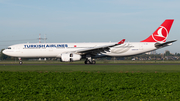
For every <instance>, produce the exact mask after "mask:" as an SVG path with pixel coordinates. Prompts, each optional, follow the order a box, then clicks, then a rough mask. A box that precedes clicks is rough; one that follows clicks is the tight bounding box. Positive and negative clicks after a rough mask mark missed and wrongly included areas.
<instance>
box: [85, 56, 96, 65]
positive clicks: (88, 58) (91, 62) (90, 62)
mask: <svg viewBox="0 0 180 101" xmlns="http://www.w3.org/2000/svg"><path fill="white" fill-rule="evenodd" d="M84 64H96V61H95V60H94V59H91V57H86V60H85V61H84Z"/></svg>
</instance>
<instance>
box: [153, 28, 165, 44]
mask: <svg viewBox="0 0 180 101" xmlns="http://www.w3.org/2000/svg"><path fill="white" fill-rule="evenodd" d="M167 36H168V31H167V29H166V28H165V27H164V26H160V27H159V29H158V30H157V31H156V32H155V33H154V34H153V35H152V38H153V39H154V40H155V41H156V42H165V41H166V39H167Z"/></svg>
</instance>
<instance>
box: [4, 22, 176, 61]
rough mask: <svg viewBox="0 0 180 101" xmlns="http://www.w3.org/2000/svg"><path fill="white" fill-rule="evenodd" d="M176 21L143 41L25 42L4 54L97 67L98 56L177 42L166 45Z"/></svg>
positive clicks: (128, 52)
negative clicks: (55, 59)
mask: <svg viewBox="0 0 180 101" xmlns="http://www.w3.org/2000/svg"><path fill="white" fill-rule="evenodd" d="M173 21H174V19H167V20H165V21H164V22H163V23H162V24H161V25H160V26H159V27H158V28H157V29H156V31H155V32H154V33H153V34H152V35H150V36H149V37H148V38H147V39H145V40H143V41H140V42H127V43H124V41H125V39H123V40H121V41H120V42H117V43H112V42H109V43H24V44H16V45H12V46H9V47H8V49H5V50H4V51H3V53H4V54H6V55H8V56H12V57H18V58H19V60H20V62H19V63H20V64H22V61H21V58H47V57H54V58H60V59H61V61H64V62H68V61H70V62H71V61H78V60H80V59H82V58H85V59H86V60H85V62H84V63H85V64H95V63H96V61H95V60H94V58H96V57H104V56H113V57H114V56H117V57H124V56H133V55H137V54H141V53H145V52H149V51H153V50H156V49H159V48H163V47H166V46H169V45H172V43H173V42H175V41H176V40H172V41H168V42H166V39H167V37H168V34H169V31H170V29H171V26H172V24H173Z"/></svg>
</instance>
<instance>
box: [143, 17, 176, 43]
mask: <svg viewBox="0 0 180 101" xmlns="http://www.w3.org/2000/svg"><path fill="white" fill-rule="evenodd" d="M173 21H174V19H167V20H165V21H164V22H163V23H162V24H161V26H159V28H158V29H156V31H155V32H154V33H153V34H152V35H151V36H149V37H148V38H147V39H145V40H143V41H141V42H166V39H167V37H168V34H169V31H170V29H171V26H172V24H173Z"/></svg>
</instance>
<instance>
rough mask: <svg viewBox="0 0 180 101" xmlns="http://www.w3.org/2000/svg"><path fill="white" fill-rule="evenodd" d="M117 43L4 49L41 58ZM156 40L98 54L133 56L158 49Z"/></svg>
mask: <svg viewBox="0 0 180 101" xmlns="http://www.w3.org/2000/svg"><path fill="white" fill-rule="evenodd" d="M110 44H115V43H113V42H109V43H25V44H16V45H12V46H9V47H8V49H5V50H4V51H3V53H4V54H6V55H9V56H12V57H22V58H41V57H44V58H45V57H57V58H60V57H61V54H62V53H68V52H69V53H70V52H76V51H79V50H83V49H88V48H95V47H98V46H103V45H110ZM154 44H155V42H126V43H124V44H121V45H118V46H115V47H111V48H110V51H107V52H104V53H99V54H97V56H104V55H106V56H119V57H121V56H131V55H137V54H141V53H145V52H148V51H152V50H156V49H157V48H156V47H155V46H154Z"/></svg>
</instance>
